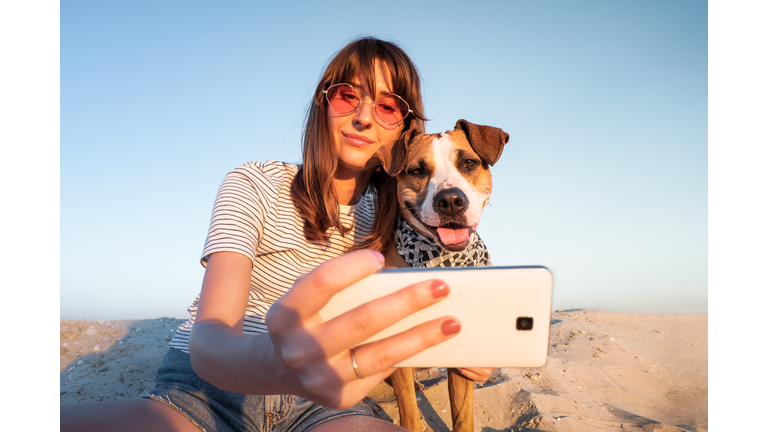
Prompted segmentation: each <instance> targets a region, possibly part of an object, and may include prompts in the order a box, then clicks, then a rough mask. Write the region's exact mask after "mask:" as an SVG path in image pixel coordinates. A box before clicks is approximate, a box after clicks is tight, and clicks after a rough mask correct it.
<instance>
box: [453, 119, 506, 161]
mask: <svg viewBox="0 0 768 432" xmlns="http://www.w3.org/2000/svg"><path fill="white" fill-rule="evenodd" d="M457 129H460V130H462V131H464V135H466V136H467V141H469V145H471V146H472V149H473V150H474V151H475V153H477V155H478V156H480V158H481V159H482V160H483V162H485V163H487V164H488V165H491V166H493V164H495V163H496V161H498V160H499V158H500V157H501V151H502V150H503V149H504V144H506V143H508V142H509V134H508V133H506V132H504V131H503V130H501V129H499V128H496V127H492V126H483V125H476V124H474V123H470V122H468V121H466V120H459V121H457V122H456V127H454V128H453V130H457Z"/></svg>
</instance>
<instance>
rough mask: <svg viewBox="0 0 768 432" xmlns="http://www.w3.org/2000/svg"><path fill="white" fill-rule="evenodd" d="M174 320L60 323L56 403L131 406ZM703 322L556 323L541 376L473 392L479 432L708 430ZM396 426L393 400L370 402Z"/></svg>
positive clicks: (383, 392) (431, 427)
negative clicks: (119, 401) (114, 402)
mask: <svg viewBox="0 0 768 432" xmlns="http://www.w3.org/2000/svg"><path fill="white" fill-rule="evenodd" d="M181 322H182V320H179V319H170V318H161V319H155V320H140V321H86V320H62V321H61V348H60V349H61V351H60V352H61V356H60V358H61V363H60V389H61V390H60V392H61V393H60V401H61V403H62V404H69V403H81V402H92V401H101V400H116V399H125V398H134V397H137V396H139V395H141V394H142V393H143V392H145V391H148V390H150V389H151V388H152V387H153V379H154V378H153V377H154V373H155V370H156V369H157V366H158V365H159V363H160V361H161V360H162V358H163V355H164V354H165V352H166V351H167V345H168V341H169V340H170V339H171V337H172V336H173V332H174V331H175V328H176V327H177V326H178V325H179V324H180V323H181ZM707 324H708V316H707V315H644V314H625V313H614V312H602V311H593V310H568V311H558V312H554V313H553V314H552V322H551V331H550V352H549V359H548V361H547V365H546V366H545V367H543V368H535V369H518V368H508V369H499V370H497V371H496V372H495V373H494V375H493V376H492V377H491V379H489V380H488V381H487V382H486V383H484V384H482V385H478V386H477V387H476V390H475V431H483V432H498V431H526V430H528V431H594V430H606V431H614V430H615V431H690V432H695V431H706V430H707V429H708V412H707V402H708V393H707V392H708V386H707V382H708V375H707ZM418 378H419V380H420V381H421V382H422V384H424V385H425V386H426V389H425V390H423V391H421V390H418V391H417V396H418V397H419V398H420V401H419V407H420V408H421V411H422V414H423V416H424V419H423V422H422V425H423V428H424V430H425V431H435V432H442V431H449V430H451V428H450V424H451V419H450V405H449V403H448V397H447V395H448V391H447V382H446V380H445V371H444V370H442V369H432V370H428V371H421V372H419V373H418ZM370 396H371V398H372V399H374V400H375V401H376V402H377V403H378V404H379V405H380V406H381V407H382V408H383V410H384V413H382V416H384V417H385V418H388V419H390V420H392V421H394V422H397V421H398V420H399V416H398V413H397V405H396V403H395V401H394V394H393V392H392V390H391V388H390V387H389V386H387V385H386V384H384V383H382V384H381V385H380V386H379V387H377V388H376V389H375V390H374V391H373V392H372V393H371V395H370Z"/></svg>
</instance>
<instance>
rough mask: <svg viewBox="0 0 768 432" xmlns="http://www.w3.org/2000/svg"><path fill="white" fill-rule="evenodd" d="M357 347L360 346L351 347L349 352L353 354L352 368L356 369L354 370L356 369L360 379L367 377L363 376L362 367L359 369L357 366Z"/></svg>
mask: <svg viewBox="0 0 768 432" xmlns="http://www.w3.org/2000/svg"><path fill="white" fill-rule="evenodd" d="M357 348H358V347H354V348H350V349H349V353H350V354H352V369H354V370H355V375H357V377H358V378H359V379H363V378H365V377H363V376H362V375H361V374H360V369H358V368H357V360H355V351H357Z"/></svg>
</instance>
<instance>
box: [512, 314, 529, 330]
mask: <svg viewBox="0 0 768 432" xmlns="http://www.w3.org/2000/svg"><path fill="white" fill-rule="evenodd" d="M515 327H517V329H518V330H532V329H533V317H517V324H516V326H515Z"/></svg>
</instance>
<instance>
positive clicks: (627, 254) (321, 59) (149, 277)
mask: <svg viewBox="0 0 768 432" xmlns="http://www.w3.org/2000/svg"><path fill="white" fill-rule="evenodd" d="M386 5H387V6H388V7H382V4H378V5H377V4H375V3H363V4H355V5H350V4H349V3H341V2H339V3H335V4H334V3H329V2H324V3H322V4H321V3H314V2H306V3H298V2H296V3H288V2H283V3H277V2H273V3H271V4H269V5H262V4H259V3H256V2H254V3H250V2H229V3H215V4H214V3H203V2H181V1H166V2H149V1H133V2H121V3H118V2H96V1H78V2H62V3H61V6H60V7H61V33H60V35H61V84H60V85H61V105H60V109H61V117H60V120H61V147H60V149H61V150H60V151H61V156H60V161H61V219H60V230H61V231H60V232H61V249H60V253H61V291H60V296H61V299H60V312H61V318H93V319H130V318H156V317H160V316H172V317H180V318H183V317H187V316H188V314H187V312H186V308H187V307H188V306H189V304H190V303H191V302H192V300H193V299H194V297H195V296H196V295H197V293H198V292H199V289H200V283H201V280H202V275H203V268H202V267H201V266H200V264H199V256H200V252H201V251H202V246H203V242H204V240H205V235H206V231H207V228H208V222H209V217H210V212H211V207H212V204H213V200H214V198H215V195H216V191H217V189H218V186H219V184H220V182H221V180H222V179H223V177H224V175H225V174H226V173H227V172H228V171H229V170H231V169H233V168H234V167H236V166H238V165H240V164H242V163H244V162H247V161H264V160H268V159H277V160H284V161H290V162H297V161H299V159H300V133H301V128H302V125H303V118H304V113H305V111H306V108H307V104H308V102H309V100H310V97H311V94H312V90H313V88H314V87H315V85H316V83H317V79H318V78H319V75H320V73H321V71H322V68H323V66H324V64H325V62H326V61H327V60H328V59H329V57H330V56H331V55H332V54H333V53H334V52H335V51H337V50H338V49H340V48H341V47H342V46H344V45H345V44H346V43H347V42H348V41H349V40H351V39H352V38H354V37H357V36H362V35H373V36H377V37H381V38H384V39H388V40H393V41H396V42H398V43H400V44H401V45H402V46H403V47H404V48H405V49H406V51H407V52H408V53H409V54H410V55H411V57H412V58H413V60H414V61H415V63H416V65H417V66H418V67H419V69H420V71H421V73H422V77H423V86H424V89H423V91H424V102H425V109H426V114H427V116H428V117H429V118H430V119H431V121H430V122H428V123H427V130H428V132H438V131H443V130H446V129H452V128H453V125H454V123H455V122H456V120H457V119H460V118H465V119H467V120H470V121H472V122H475V123H480V124H487V125H492V126H497V127H501V128H502V129H504V130H505V131H506V132H508V133H509V134H510V143H509V144H508V145H507V148H506V149H505V151H504V154H503V155H502V157H501V159H500V161H499V162H498V163H497V164H496V166H495V167H494V169H493V176H494V192H493V196H492V199H491V205H490V207H488V208H487V209H486V212H485V215H484V216H483V220H482V221H481V224H480V226H479V232H480V234H481V236H482V237H483V239H484V241H485V242H486V244H487V245H488V247H489V249H490V251H491V257H492V259H493V262H494V264H495V265H526V264H537V265H545V266H547V267H549V268H550V269H551V270H552V271H553V273H554V275H555V293H554V307H555V308H595V309H603V310H614V311H640V312H653V313H667V312H685V313H688V312H695V313H704V312H707V192H708V189H707V187H708V185H707V145H708V136H707V127H708V123H707V120H708V118H707V96H708V87H707V60H708V58H707V50H708V45H707V43H708V40H707V36H708V34H707V20H708V15H707V2H704V1H692V0H680V1H673V2H669V1H642V2H640V1H636V2H628V1H627V2H624V1H622V2H617V1H594V0H591V1H579V2H533V1H526V2H522V1H499V2H481V3H480V4H473V5H472V7H468V6H467V4H466V3H465V2H455V3H453V4H451V3H449V2H390V3H387V4H386ZM763 121H764V119H763Z"/></svg>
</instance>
